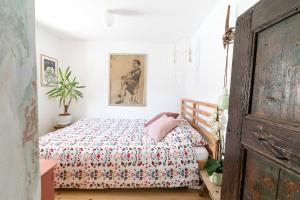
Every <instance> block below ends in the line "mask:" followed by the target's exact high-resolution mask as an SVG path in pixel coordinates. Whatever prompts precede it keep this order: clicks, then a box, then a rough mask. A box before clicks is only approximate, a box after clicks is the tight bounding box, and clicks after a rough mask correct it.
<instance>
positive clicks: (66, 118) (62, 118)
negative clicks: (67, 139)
mask: <svg viewBox="0 0 300 200" xmlns="http://www.w3.org/2000/svg"><path fill="white" fill-rule="evenodd" d="M71 123H72V115H71V114H60V115H58V118H57V124H59V125H68V124H71Z"/></svg>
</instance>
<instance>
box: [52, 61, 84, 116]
mask: <svg viewBox="0 0 300 200" xmlns="http://www.w3.org/2000/svg"><path fill="white" fill-rule="evenodd" d="M58 71H59V74H58V81H57V87H56V88H54V89H52V90H50V91H49V92H47V95H48V97H49V99H53V100H56V99H59V105H60V106H62V105H63V107H64V115H69V113H68V109H69V107H70V104H71V103H72V101H73V100H74V99H75V100H76V102H77V101H78V98H83V93H82V92H81V91H80V90H81V89H82V88H85V86H80V85H79V83H78V82H77V81H76V77H74V78H71V70H70V67H68V68H67V69H66V70H65V71H63V70H62V69H61V68H59V69H58Z"/></svg>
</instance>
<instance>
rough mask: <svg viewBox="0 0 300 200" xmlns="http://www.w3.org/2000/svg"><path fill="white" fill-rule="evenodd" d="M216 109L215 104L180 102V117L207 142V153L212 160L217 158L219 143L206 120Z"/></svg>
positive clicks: (190, 101) (185, 100) (183, 100)
mask: <svg viewBox="0 0 300 200" xmlns="http://www.w3.org/2000/svg"><path fill="white" fill-rule="evenodd" d="M188 104H190V105H188ZM200 107H202V108H203V109H201V108H200ZM216 109H217V105H216V104H212V103H208V102H202V101H194V100H191V99H182V102H181V114H182V116H183V117H184V118H185V119H187V120H188V121H189V122H190V124H191V125H192V127H193V128H194V129H196V130H197V131H198V132H199V133H200V134H201V135H202V136H203V137H204V138H205V139H206V140H207V142H208V145H206V148H207V151H208V152H209V155H210V157H212V158H214V159H217V158H218V152H219V144H220V141H219V140H218V139H217V138H216V136H215V135H213V134H212V133H211V132H210V128H211V125H210V123H209V121H208V118H209V117H210V116H211V114H212V112H214V111H215V110H216ZM201 116H204V117H201Z"/></svg>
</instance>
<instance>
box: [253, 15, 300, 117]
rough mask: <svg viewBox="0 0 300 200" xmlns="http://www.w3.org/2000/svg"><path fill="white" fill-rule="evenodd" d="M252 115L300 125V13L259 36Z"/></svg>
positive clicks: (260, 33)
mask: <svg viewBox="0 0 300 200" xmlns="http://www.w3.org/2000/svg"><path fill="white" fill-rule="evenodd" d="M256 46H257V47H256V62H255V79H254V91H253V99H252V113H253V114H257V115H262V116H266V117H270V118H273V119H279V120H286V121H291V122H300V13H298V14H295V15H293V16H291V17H289V18H287V19H285V20H283V21H281V22H279V23H277V24H275V25H273V26H271V27H269V28H267V29H265V30H263V31H261V32H259V33H258V34H257V43H256Z"/></svg>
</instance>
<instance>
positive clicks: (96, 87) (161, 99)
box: [37, 27, 184, 135]
mask: <svg viewBox="0 0 300 200" xmlns="http://www.w3.org/2000/svg"><path fill="white" fill-rule="evenodd" d="M40 53H43V54H46V55H49V56H51V57H55V58H58V59H59V66H61V67H64V68H65V67H67V66H70V67H71V69H72V71H73V74H74V75H76V76H77V78H78V80H79V82H80V83H81V84H82V85H85V86H86V88H85V89H84V90H83V92H84V96H85V98H84V99H80V100H79V101H78V103H76V102H74V103H73V104H72V105H71V107H70V112H71V113H72V114H73V117H74V120H77V119H80V118H84V117H114V118H149V117H151V116H153V115H155V114H157V113H158V112H162V111H175V112H178V111H179V109H180V98H181V97H182V94H183V90H184V87H183V86H181V87H180V86H179V85H177V84H176V81H175V76H174V74H175V72H174V65H173V45H166V44H141V43H139V44H134V43H106V44H103V43H99V42H85V41H76V40H60V39H58V38H56V37H55V35H52V34H51V33H49V32H46V31H44V30H42V28H40V27H37V54H38V55H39V54H40ZM110 53H141V54H147V56H148V62H147V67H146V80H145V81H146V82H145V92H146V106H145V107H129V106H125V107H124V106H109V105H108V99H109V96H108V95H109V54H110ZM38 60H39V58H38ZM39 67H40V66H38V72H39V70H40V69H39ZM38 74H39V73H38ZM38 78H39V79H40V77H38ZM49 89H50V88H48V87H42V86H41V85H40V80H39V83H38V91H39V92H38V94H39V119H40V120H39V124H40V134H41V135H43V134H45V133H47V132H49V131H51V130H52V127H53V125H55V123H56V116H57V114H59V113H61V112H62V108H59V107H58V102H57V101H52V100H49V99H48V98H47V96H46V95H45V93H46V92H47V91H48V90H49Z"/></svg>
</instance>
